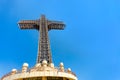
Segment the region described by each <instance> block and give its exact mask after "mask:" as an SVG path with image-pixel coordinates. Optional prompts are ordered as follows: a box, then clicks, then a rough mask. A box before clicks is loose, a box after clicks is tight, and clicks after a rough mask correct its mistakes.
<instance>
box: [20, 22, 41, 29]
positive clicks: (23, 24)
mask: <svg viewBox="0 0 120 80" xmlns="http://www.w3.org/2000/svg"><path fill="white" fill-rule="evenodd" d="M18 24H19V27H20V28H21V29H37V30H38V29H39V20H22V21H19V22H18Z"/></svg>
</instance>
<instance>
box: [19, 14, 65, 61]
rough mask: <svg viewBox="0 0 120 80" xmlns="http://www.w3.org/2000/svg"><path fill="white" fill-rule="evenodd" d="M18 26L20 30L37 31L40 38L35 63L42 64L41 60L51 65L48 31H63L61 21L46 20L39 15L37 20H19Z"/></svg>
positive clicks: (43, 16)
mask: <svg viewBox="0 0 120 80" xmlns="http://www.w3.org/2000/svg"><path fill="white" fill-rule="evenodd" d="M18 24H19V27H20V29H36V30H38V31H39V37H40V38H39V43H38V55H37V63H42V61H43V60H47V62H48V63H52V57H51V50H50V42H49V38H48V31H50V30H52V29H56V30H63V29H64V27H65V24H64V23H63V22H61V21H51V20H47V19H46V17H45V15H41V18H40V19H38V20H21V21H19V23H18Z"/></svg>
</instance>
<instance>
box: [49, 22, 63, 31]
mask: <svg viewBox="0 0 120 80" xmlns="http://www.w3.org/2000/svg"><path fill="white" fill-rule="evenodd" d="M64 28H65V24H64V23H63V22H61V21H48V29H49V30H51V29H59V30H63V29H64Z"/></svg>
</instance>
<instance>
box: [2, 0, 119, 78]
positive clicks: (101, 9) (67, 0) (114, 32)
mask: <svg viewBox="0 0 120 80" xmlns="http://www.w3.org/2000/svg"><path fill="white" fill-rule="evenodd" d="M41 14H45V15H46V17H47V18H48V19H49V20H60V21H64V23H65V24H66V28H65V30H63V31H59V30H58V31H57V30H51V31H50V32H49V38H50V43H51V49H52V57H53V62H54V64H55V66H58V65H59V63H60V62H63V63H64V65H65V68H69V67H70V68H71V69H72V71H73V72H75V73H76V75H77V76H78V78H79V80H120V1H119V0H0V77H1V76H2V75H4V74H6V73H8V72H10V71H11V70H12V69H13V68H16V69H18V70H20V69H21V67H22V64H23V63H24V62H27V63H29V67H32V66H34V65H35V63H36V56H37V49H38V48H37V47H38V36H39V35H38V31H36V30H20V29H19V27H18V25H17V22H18V21H19V20H23V19H31V20H35V19H39V18H40V15H41Z"/></svg>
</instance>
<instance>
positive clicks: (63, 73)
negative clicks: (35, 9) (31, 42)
mask: <svg viewBox="0 0 120 80" xmlns="http://www.w3.org/2000/svg"><path fill="white" fill-rule="evenodd" d="M18 24H19V27H20V28H21V29H36V30H38V31H39V35H40V38H39V43H38V55H37V63H36V64H35V66H34V67H33V68H30V69H29V68H28V66H29V65H28V64H27V63H24V64H23V66H22V70H17V69H12V71H11V72H10V73H8V74H6V75H4V76H3V77H2V80H77V77H76V75H75V74H74V73H73V72H72V71H71V69H70V68H68V69H65V68H64V64H63V63H62V62H61V63H60V65H59V67H55V66H54V63H53V62H52V57H51V51H50V43H49V38H48V31H50V30H52V29H58V30H63V29H64V27H65V24H64V23H63V22H61V21H51V20H47V19H46V18H45V16H44V15H42V16H41V18H40V19H38V20H22V21H20V22H19V23H18Z"/></svg>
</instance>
